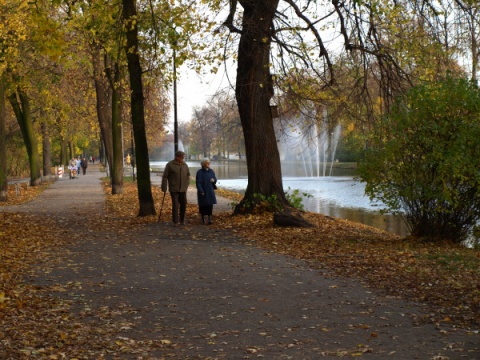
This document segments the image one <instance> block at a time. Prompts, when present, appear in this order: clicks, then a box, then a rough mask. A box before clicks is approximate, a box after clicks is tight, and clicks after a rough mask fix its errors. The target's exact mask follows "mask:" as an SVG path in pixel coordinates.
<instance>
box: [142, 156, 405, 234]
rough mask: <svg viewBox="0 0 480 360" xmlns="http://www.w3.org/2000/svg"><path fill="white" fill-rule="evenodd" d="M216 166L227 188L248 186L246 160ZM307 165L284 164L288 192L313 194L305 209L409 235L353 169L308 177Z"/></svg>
mask: <svg viewBox="0 0 480 360" xmlns="http://www.w3.org/2000/svg"><path fill="white" fill-rule="evenodd" d="M166 163H167V162H166V161H155V162H151V167H152V168H153V169H158V170H163V168H164V167H165V164H166ZM187 163H188V166H189V167H190V172H191V173H192V175H193V176H194V174H195V173H196V171H197V170H198V169H199V168H200V163H199V162H187ZM211 167H212V169H213V170H214V171H215V174H216V175H217V178H218V179H219V183H218V185H219V186H220V187H222V188H224V189H228V190H232V191H237V192H243V191H245V189H246V188H247V167H246V164H245V162H240V161H223V162H212V163H211ZM302 169H303V164H300V163H294V162H292V163H290V164H288V165H284V164H282V174H283V187H284V189H285V191H288V190H289V189H290V191H293V190H295V189H299V190H300V191H301V192H302V193H307V194H309V195H311V197H305V198H304V199H303V205H304V208H305V210H307V211H311V212H315V213H319V214H324V215H328V216H333V217H337V218H342V219H347V220H352V221H356V222H360V223H363V224H366V225H370V226H374V227H376V228H379V229H382V230H387V231H389V232H392V233H395V234H399V235H402V236H404V235H407V234H408V230H407V228H406V226H405V224H404V222H403V221H402V219H401V218H400V217H398V216H393V215H382V214H380V213H379V211H378V210H379V208H380V206H381V204H374V203H372V202H371V201H370V199H369V198H368V197H367V196H365V195H364V194H365V184H363V183H361V182H359V181H358V180H356V179H355V178H354V176H353V174H352V171H351V170H345V169H336V168H334V169H333V174H334V175H335V176H327V177H305V175H304V172H302V171H303V170H302Z"/></svg>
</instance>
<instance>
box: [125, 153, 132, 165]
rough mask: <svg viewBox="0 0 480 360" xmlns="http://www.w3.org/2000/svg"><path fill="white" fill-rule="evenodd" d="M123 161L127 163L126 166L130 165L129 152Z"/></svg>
mask: <svg viewBox="0 0 480 360" xmlns="http://www.w3.org/2000/svg"><path fill="white" fill-rule="evenodd" d="M125 162H126V163H127V166H130V164H131V159H130V154H127V157H126V158H125Z"/></svg>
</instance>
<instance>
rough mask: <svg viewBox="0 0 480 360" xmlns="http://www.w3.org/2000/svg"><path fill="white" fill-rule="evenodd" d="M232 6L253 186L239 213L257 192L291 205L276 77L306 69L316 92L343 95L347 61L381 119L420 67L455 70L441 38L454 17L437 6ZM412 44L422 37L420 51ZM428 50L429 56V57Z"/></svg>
mask: <svg viewBox="0 0 480 360" xmlns="http://www.w3.org/2000/svg"><path fill="white" fill-rule="evenodd" d="M229 4H230V12H229V15H228V17H227V19H226V20H225V23H224V25H225V26H226V28H228V29H229V30H230V33H231V34H237V35H238V62H237V64H238V68H237V79H236V98H237V102H238V107H239V112H240V117H241V120H242V127H243V132H244V137H245V143H246V153H247V166H248V186H247V189H246V192H245V197H244V200H243V201H242V202H241V203H240V204H239V207H237V209H236V211H237V212H238V211H240V210H242V208H243V209H244V208H245V207H250V206H251V205H252V204H255V198H257V199H258V198H259V197H258V196H256V194H260V195H262V197H270V196H273V197H275V198H277V199H278V200H279V201H280V202H281V204H282V205H283V206H289V204H288V201H287V200H286V198H285V196H284V191H283V186H282V180H281V169H280V166H281V165H280V161H279V154H278V150H277V147H276V137H275V135H274V126H273V121H272V114H271V112H270V105H271V99H272V96H273V95H274V89H276V90H277V91H282V90H283V89H281V88H279V87H278V85H279V84H278V83H276V79H278V78H281V77H282V76H283V75H284V74H288V73H290V72H291V70H293V71H298V72H299V73H302V72H303V71H307V69H308V72H309V73H310V74H309V76H310V77H315V78H316V80H317V81H316V82H317V84H318V85H317V86H316V89H319V90H320V91H323V90H327V89H328V90H329V91H330V92H331V93H332V94H338V92H337V91H336V90H338V89H336V88H335V85H336V84H337V81H338V73H339V70H340V71H341V68H340V69H339V68H338V66H337V59H338V58H339V57H340V56H345V57H348V59H349V61H350V62H351V64H353V65H355V67H352V68H351V69H352V70H353V69H355V70H356V73H353V72H352V75H354V76H353V77H351V79H352V81H351V88H350V91H352V93H357V94H358V95H359V96H360V99H362V104H363V106H364V109H363V110H362V113H364V114H362V117H363V118H367V119H368V118H370V119H378V114H382V113H384V112H386V111H388V109H389V108H390V106H391V104H392V103H393V101H394V99H395V98H396V96H398V95H400V94H402V93H404V92H405V91H407V90H408V89H409V88H410V87H412V86H413V85H414V84H415V78H416V77H415V76H416V73H418V69H419V68H422V67H423V70H422V71H420V72H422V73H423V74H428V72H427V71H425V69H427V68H428V69H430V70H432V71H436V70H439V69H440V70H441V71H446V70H448V69H452V67H454V66H455V60H454V59H453V58H452V56H451V52H450V51H451V50H452V49H449V48H447V46H448V45H449V44H450V45H451V44H452V43H451V41H447V38H448V36H442V37H441V39H440V40H441V41H440V42H439V41H438V39H439V37H438V34H445V35H447V34H448V35H449V36H450V35H452V32H451V29H450V28H449V27H448V26H447V27H445V26H444V27H442V26H441V25H442V24H445V23H448V20H449V19H448V18H447V16H448V15H444V14H445V13H444V12H442V11H441V9H438V8H437V7H436V6H437V3H433V2H416V3H411V2H408V1H400V2H398V1H396V2H380V1H367V2H358V1H345V2H340V1H337V0H334V1H332V2H331V3H321V2H317V1H295V0H283V1H281V0H269V1H262V2H257V1H252V0H238V1H237V0H231V1H229ZM240 7H241V10H240ZM427 14H428V16H427ZM432 19H435V21H432ZM439 30H441V31H440V32H439ZM412 39H415V40H416V41H417V40H420V42H419V46H418V47H417V48H415V46H416V45H417V44H416V42H412ZM420 44H421V45H420ZM425 45H427V46H426V47H425ZM425 49H428V52H427V54H430V55H431V56H424V55H425ZM418 64H421V65H422V66H418ZM272 70H273V73H272ZM431 73H432V72H431ZM431 73H430V74H431ZM344 89H346V88H344ZM343 94H346V93H345V92H344V93H343ZM365 115H366V116H365Z"/></svg>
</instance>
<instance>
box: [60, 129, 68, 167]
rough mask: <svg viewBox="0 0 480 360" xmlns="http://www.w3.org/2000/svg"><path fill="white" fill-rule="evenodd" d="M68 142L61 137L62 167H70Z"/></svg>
mask: <svg viewBox="0 0 480 360" xmlns="http://www.w3.org/2000/svg"><path fill="white" fill-rule="evenodd" d="M67 145H68V144H67V141H66V140H65V138H64V137H63V136H62V135H61V136H60V165H68V161H69V159H68V150H67Z"/></svg>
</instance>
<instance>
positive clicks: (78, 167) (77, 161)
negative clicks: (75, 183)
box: [75, 156, 82, 175]
mask: <svg viewBox="0 0 480 360" xmlns="http://www.w3.org/2000/svg"><path fill="white" fill-rule="evenodd" d="M75 161H76V163H77V174H78V175H80V169H81V168H82V160H81V159H80V156H79V157H77V160H75Z"/></svg>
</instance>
